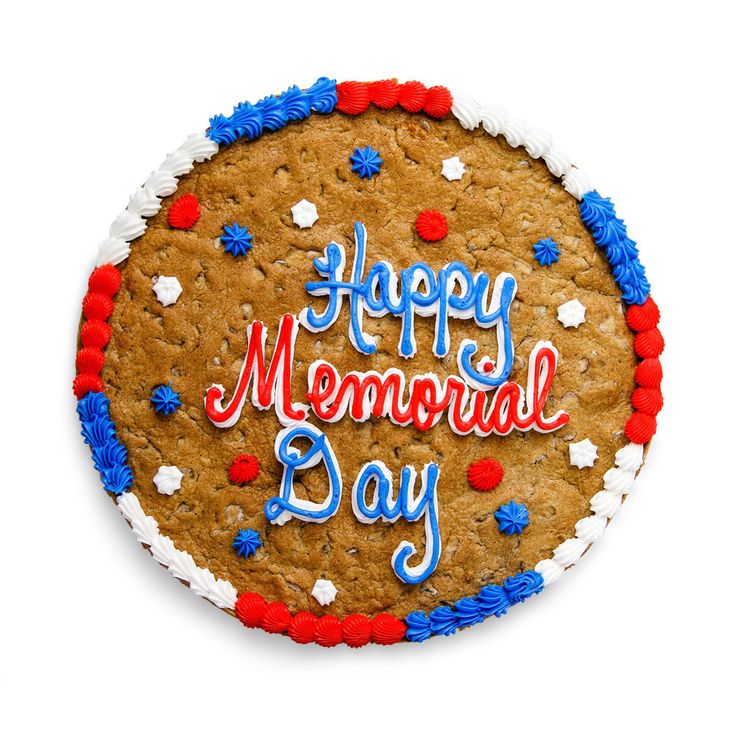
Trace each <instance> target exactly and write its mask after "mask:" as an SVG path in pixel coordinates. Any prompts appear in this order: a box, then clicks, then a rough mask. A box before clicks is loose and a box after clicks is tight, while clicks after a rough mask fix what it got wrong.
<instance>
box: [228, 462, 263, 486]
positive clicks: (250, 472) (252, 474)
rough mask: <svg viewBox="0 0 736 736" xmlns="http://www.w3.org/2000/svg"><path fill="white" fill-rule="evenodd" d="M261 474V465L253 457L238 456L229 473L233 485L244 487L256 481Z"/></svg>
mask: <svg viewBox="0 0 736 736" xmlns="http://www.w3.org/2000/svg"><path fill="white" fill-rule="evenodd" d="M260 472H261V463H260V462H259V460H258V458H257V457H254V456H253V455H238V456H237V457H236V458H235V460H233V462H232V464H231V465H230V469H229V470H228V471H227V473H228V475H229V476H230V480H231V481H232V482H233V483H238V484H239V485H243V484H245V483H250V482H251V481H254V480H255V479H256V478H257V477H258V475H259V474H260Z"/></svg>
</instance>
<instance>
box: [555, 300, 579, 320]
mask: <svg viewBox="0 0 736 736" xmlns="http://www.w3.org/2000/svg"><path fill="white" fill-rule="evenodd" d="M557 319H558V320H560V322H562V324H563V325H564V326H565V327H580V325H581V324H583V322H585V306H584V305H583V304H582V303H581V302H579V301H578V300H577V299H573V300H572V301H570V302H565V303H564V304H560V306H559V307H557Z"/></svg>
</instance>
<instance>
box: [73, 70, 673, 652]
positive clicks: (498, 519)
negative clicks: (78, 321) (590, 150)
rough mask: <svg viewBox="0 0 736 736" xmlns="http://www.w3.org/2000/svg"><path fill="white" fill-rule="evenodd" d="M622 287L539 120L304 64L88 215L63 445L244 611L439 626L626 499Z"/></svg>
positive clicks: (627, 412)
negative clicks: (70, 435)
mask: <svg viewBox="0 0 736 736" xmlns="http://www.w3.org/2000/svg"><path fill="white" fill-rule="evenodd" d="M448 161H450V162H453V165H452V167H450V168H449V169H448V164H447V162H448ZM448 170H449V171H451V175H450V176H447V174H448ZM649 292H650V287H649V283H648V281H647V279H646V276H645V274H644V269H643V267H642V266H641V264H640V262H639V258H638V251H637V247H636V244H635V243H634V241H633V240H631V239H630V238H629V236H628V233H627V229H626V226H625V224H624V223H623V221H622V220H621V219H620V218H618V217H617V215H616V212H615V209H614V206H613V204H612V203H611V201H610V200H609V199H607V198H605V197H602V196H600V195H599V194H598V192H597V191H596V190H594V189H593V188H592V187H591V186H590V185H589V183H588V181H587V179H586V177H585V176H584V175H583V173H582V172H581V171H580V170H579V169H578V168H576V167H574V166H573V165H572V164H571V162H570V160H569V158H568V157H567V156H566V155H565V154H564V153H562V152H560V151H559V150H557V149H556V148H555V147H554V145H553V143H552V141H551V139H550V138H549V136H546V135H545V134H543V133H540V132H539V131H537V130H535V129H531V128H529V127H528V126H526V125H524V124H522V123H519V122H518V121H515V120H513V119H512V118H509V116H508V115H507V114H506V113H505V112H504V111H503V110H500V109H497V108H490V107H483V106H481V105H478V104H477V103H476V102H474V101H473V100H471V99H466V98H461V97H458V96H454V95H452V94H451V93H450V92H449V91H448V90H446V89H445V88H443V87H437V86H435V87H428V86H425V85H423V84H421V83H419V82H406V83H403V84H402V83H398V82H396V81H395V80H383V81H380V82H370V83H362V82H344V83H340V84H336V83H335V82H334V81H333V80H329V79H326V78H321V79H319V80H317V82H315V84H313V85H312V86H311V87H308V88H305V89H300V88H298V87H291V88H289V89H288V90H286V91H285V92H283V93H282V94H281V95H278V96H269V97H266V98H264V99H262V100H260V101H258V102H256V103H253V104H251V103H248V102H244V103H240V104H238V105H237V106H236V107H235V108H234V110H233V113H232V114H231V115H228V116H224V115H216V116H214V117H213V118H212V119H211V120H210V126H209V128H208V129H207V131H206V132H204V133H201V134H195V135H193V136H190V137H189V138H188V139H187V140H186V141H185V142H184V143H183V144H182V145H181V146H180V147H179V148H178V149H176V150H175V151H174V152H172V153H170V154H169V155H168V156H167V157H166V159H165V160H164V161H163V163H162V164H161V166H160V167H159V169H158V170H156V171H155V172H153V173H152V174H151V175H150V176H149V178H148V179H147V180H146V182H145V183H144V185H143V186H142V187H140V188H139V189H138V190H137V191H136V192H135V193H134V194H133V196H132V197H131V200H130V202H129V204H128V207H127V208H126V210H125V211H124V212H123V213H122V214H121V215H119V216H118V217H117V218H116V219H115V220H114V222H113V224H112V226H111V228H110V233H109V237H108V238H107V239H106V240H104V241H103V242H102V243H101V245H100V248H99V258H98V267H97V269H96V270H95V271H94V273H93V274H92V275H91V277H90V281H89V291H88V293H87V294H86V295H85V297H84V300H83V304H82V312H83V322H82V326H81V329H80V337H79V340H80V342H79V350H78V354H77V376H76V378H75V380H74V387H73V388H74V392H75V395H76V396H77V399H78V408H77V410H78V414H79V416H80V420H81V422H82V435H83V438H84V441H85V442H86V443H87V444H88V445H89V446H90V447H91V452H92V458H93V462H94V464H95V467H96V468H97V469H98V471H99V472H100V476H101V479H102V483H103V486H104V488H105V490H107V491H108V492H109V493H110V494H111V495H112V496H113V497H114V498H115V500H116V502H117V504H118V507H119V508H120V510H121V512H122V514H123V516H124V518H125V519H126V520H127V521H128V523H129V524H130V525H131V527H132V529H133V531H134V533H135V534H136V536H137V538H138V539H139V541H140V542H141V543H142V544H144V545H145V546H146V547H148V548H149V550H150V552H151V554H152V555H153V557H154V559H156V560H157V561H158V562H160V563H161V564H163V565H164V566H166V567H167V568H168V569H169V570H170V571H171V572H172V574H173V575H174V576H175V577H176V578H178V579H180V580H182V581H183V582H185V583H186V584H188V585H189V587H190V588H191V589H192V590H193V591H194V592H195V593H197V594H198V595H200V596H202V597H204V598H207V599H208V600H210V601H211V602H213V603H214V604H215V605H217V606H219V607H220V608H222V609H224V610H226V611H228V612H230V613H233V614H234V615H236V616H237V617H238V618H239V619H240V620H241V621H242V622H243V623H244V624H245V625H246V626H248V627H253V628H256V627H257V628H261V629H263V630H264V631H267V632H269V633H279V634H283V635H286V636H289V637H290V638H292V639H293V640H294V641H296V642H298V643H310V642H311V643H317V644H320V645H322V646H326V647H331V646H335V645H337V644H342V643H344V644H347V645H348V646H351V647H355V646H362V645H364V644H367V643H369V642H373V643H378V644H392V643H395V642H399V641H403V640H409V641H414V642H418V641H423V640H425V639H427V638H429V637H431V636H435V635H449V634H452V633H455V632H456V631H458V630H460V629H463V628H466V627H468V626H470V625H473V624H476V623H479V622H481V621H484V620H485V619H487V618H490V617H500V616H501V615H503V614H504V613H506V612H507V611H508V610H509V609H510V608H512V607H513V606H514V605H516V604H518V603H521V602H523V601H524V600H526V599H528V598H529V597H531V596H533V595H535V594H536V593H539V592H541V591H542V590H543V589H544V588H545V587H546V586H548V585H550V584H552V583H553V582H555V581H556V580H557V579H558V578H559V577H560V575H561V574H562V572H563V571H564V570H565V569H568V568H569V567H571V566H573V565H574V564H575V563H576V562H577V561H578V560H579V559H580V557H581V556H582V554H583V553H584V552H585V551H586V549H587V548H588V547H589V546H590V544H592V543H593V542H594V541H596V540H597V539H598V538H599V536H600V535H601V533H602V532H603V530H604V529H605V526H606V525H607V523H608V520H609V519H610V518H611V517H612V516H613V515H614V514H615V513H616V512H617V510H618V508H619V507H620V505H621V503H622V500H623V498H624V497H625V495H626V494H627V493H628V492H629V491H630V490H631V487H632V484H633V482H634V478H635V476H636V473H637V471H638V470H639V468H640V467H641V464H642V462H643V458H644V451H645V447H646V444H647V443H648V442H649V440H651V437H652V435H653V434H654V432H655V431H656V415H657V413H658V412H659V411H660V410H661V408H662V398H661V391H660V383H661V377H662V371H661V364H660V360H659V358H660V355H661V353H662V350H663V348H664V341H663V339H662V336H661V333H660V332H659V328H658V323H659V310H658V308H657V307H656V304H655V303H654V301H653V300H652V298H651V296H650V294H649ZM171 469H175V471H176V472H175V473H174V472H173V470H171ZM174 475H175V478H174ZM174 480H175V481H176V482H173V481H174ZM162 489H163V490H162Z"/></svg>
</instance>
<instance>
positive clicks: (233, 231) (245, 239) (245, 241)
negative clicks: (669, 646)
mask: <svg viewBox="0 0 736 736" xmlns="http://www.w3.org/2000/svg"><path fill="white" fill-rule="evenodd" d="M223 232H224V233H225V234H224V235H220V240H221V241H222V242H223V243H224V244H225V252H226V253H232V255H234V256H244V255H245V254H246V253H247V252H248V251H249V250H250V249H251V248H252V247H253V236H252V235H251V234H250V233H249V232H248V228H247V227H240V225H238V223H237V222H234V223H233V224H232V225H225V227H224V228H223Z"/></svg>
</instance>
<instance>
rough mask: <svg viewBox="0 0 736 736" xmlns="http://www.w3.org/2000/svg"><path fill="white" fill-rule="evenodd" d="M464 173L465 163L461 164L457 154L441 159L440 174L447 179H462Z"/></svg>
mask: <svg viewBox="0 0 736 736" xmlns="http://www.w3.org/2000/svg"><path fill="white" fill-rule="evenodd" d="M464 173H465V164H463V162H462V161H461V160H460V158H459V157H458V156H453V157H452V158H446V159H443V161H442V176H444V177H445V179H447V181H457V180H458V179H462V178H463V174H464Z"/></svg>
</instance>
